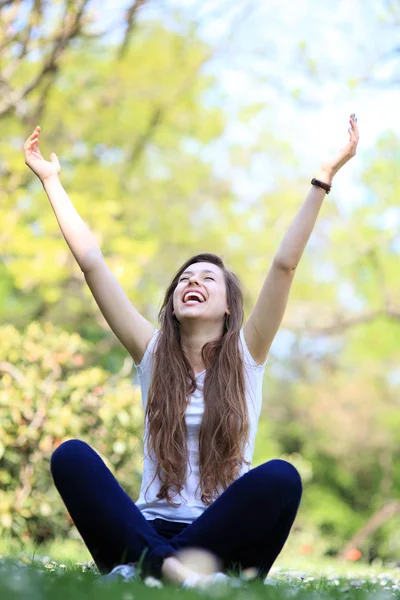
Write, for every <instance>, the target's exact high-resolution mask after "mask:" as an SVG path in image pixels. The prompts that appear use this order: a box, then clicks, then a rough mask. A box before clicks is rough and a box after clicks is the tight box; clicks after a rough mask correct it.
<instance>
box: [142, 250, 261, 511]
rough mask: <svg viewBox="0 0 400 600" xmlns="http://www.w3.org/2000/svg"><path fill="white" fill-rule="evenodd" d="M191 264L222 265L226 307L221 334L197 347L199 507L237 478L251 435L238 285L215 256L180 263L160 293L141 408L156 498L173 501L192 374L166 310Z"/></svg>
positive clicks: (183, 457) (182, 465) (179, 485)
mask: <svg viewBox="0 0 400 600" xmlns="http://www.w3.org/2000/svg"><path fill="white" fill-rule="evenodd" d="M197 262H209V263H213V264H214V265H217V266H218V267H220V268H221V269H222V271H223V273H224V279H225V285H226V292H227V303H228V306H229V311H230V314H229V315H225V323H224V329H223V334H222V337H221V338H220V339H218V340H214V341H210V342H207V343H206V344H205V345H204V346H203V348H202V358H203V362H204V365H205V367H206V374H205V380H204V390H203V394H204V414H203V419H202V422H201V426H200V432H199V458H200V460H199V462H200V491H201V500H202V502H203V503H204V504H206V505H209V504H211V503H212V502H213V500H214V499H216V498H217V497H218V495H219V490H218V486H222V488H223V489H226V488H227V487H228V486H229V485H230V484H231V483H232V482H233V481H234V480H235V479H236V478H237V477H238V475H239V472H240V469H241V466H242V463H244V462H246V461H245V460H244V457H243V451H244V445H245V443H246V441H247V436H248V432H249V419H248V412H247V405H246V398H245V383H244V381H245V380H244V369H243V360H242V356H241V354H240V351H239V347H238V344H239V332H240V328H241V327H242V324H243V316H244V315H243V294H242V291H241V288H240V282H239V280H238V278H237V277H236V275H235V274H234V273H232V272H231V271H228V270H227V269H226V268H225V266H224V263H223V261H222V260H221V259H220V258H219V257H218V256H216V255H215V254H208V253H204V254H197V255H196V256H193V257H192V258H190V259H189V260H187V261H186V262H185V264H184V265H182V267H181V268H180V269H179V271H178V272H177V273H176V275H175V276H174V277H173V279H172V281H171V283H170V285H169V287H168V289H167V291H166V294H165V297H164V301H163V304H162V306H161V309H160V312H159V315H158V320H159V323H160V325H161V327H160V333H159V339H158V343H157V347H156V349H155V356H154V365H153V373H152V379H151V384H150V388H149V393H148V402H147V407H146V418H148V437H147V444H148V451H149V455H150V456H152V455H153V453H154V455H155V458H156V462H157V470H156V473H155V476H154V478H153V481H154V479H155V477H157V476H158V477H159V478H160V481H161V487H160V491H159V492H158V494H157V498H159V499H164V498H165V499H166V500H167V502H168V504H169V505H170V506H174V507H177V506H179V504H177V503H174V502H173V501H172V496H171V493H170V488H172V489H173V490H174V492H175V493H178V494H181V491H182V489H183V485H184V483H185V481H186V478H187V475H188V474H187V459H188V449H187V429H186V421H185V413H186V408H187V405H188V401H189V398H190V395H191V394H192V393H193V392H194V391H195V389H196V379H195V373H194V370H193V368H192V366H191V365H190V362H189V360H188V359H187V357H186V355H185V353H184V352H183V350H182V347H181V343H180V325H179V321H178V319H177V318H176V317H175V316H174V315H173V314H172V313H173V294H174V290H175V288H176V286H177V285H178V282H179V278H180V276H181V274H182V273H183V272H184V271H185V270H186V269H187V268H188V267H189V265H192V264H194V263H197ZM246 464H250V463H248V462H246ZM153 481H152V482H153ZM150 485H151V484H150ZM150 485H149V487H150ZM149 487H148V488H147V490H148V489H149ZM147 490H146V492H147Z"/></svg>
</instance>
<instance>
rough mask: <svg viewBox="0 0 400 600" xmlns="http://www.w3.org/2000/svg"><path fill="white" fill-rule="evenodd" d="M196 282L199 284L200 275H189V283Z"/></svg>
mask: <svg viewBox="0 0 400 600" xmlns="http://www.w3.org/2000/svg"><path fill="white" fill-rule="evenodd" d="M192 282H194V283H196V284H197V285H198V276H197V275H192V276H191V277H189V283H192Z"/></svg>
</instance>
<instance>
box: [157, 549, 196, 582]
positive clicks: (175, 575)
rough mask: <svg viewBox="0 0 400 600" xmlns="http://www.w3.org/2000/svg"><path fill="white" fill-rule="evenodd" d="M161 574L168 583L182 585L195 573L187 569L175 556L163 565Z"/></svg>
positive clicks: (170, 557) (167, 559)
mask: <svg viewBox="0 0 400 600" xmlns="http://www.w3.org/2000/svg"><path fill="white" fill-rule="evenodd" d="M161 573H162V575H163V576H164V577H165V578H166V579H167V580H168V581H171V582H172V583H178V584H179V585H182V583H183V582H184V581H185V580H186V579H187V578H188V577H189V576H190V575H193V573H194V571H192V569H188V567H185V565H183V564H182V563H181V562H180V561H179V560H178V559H177V558H175V556H169V557H168V558H166V559H165V560H164V562H163V564H162V567H161Z"/></svg>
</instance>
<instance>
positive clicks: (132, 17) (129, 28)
mask: <svg viewBox="0 0 400 600" xmlns="http://www.w3.org/2000/svg"><path fill="white" fill-rule="evenodd" d="M148 1H149V0H134V1H133V2H132V4H131V6H130V7H129V8H128V10H127V11H126V29H125V34H124V39H123V40H122V43H121V45H120V47H119V49H118V54H117V58H118V60H121V59H122V58H123V57H124V56H125V54H126V51H127V50H128V46H129V41H130V38H131V36H132V33H133V30H134V28H135V25H136V15H137V12H138V10H139V8H140V7H141V6H144V5H145V4H146V3H147V2H148Z"/></svg>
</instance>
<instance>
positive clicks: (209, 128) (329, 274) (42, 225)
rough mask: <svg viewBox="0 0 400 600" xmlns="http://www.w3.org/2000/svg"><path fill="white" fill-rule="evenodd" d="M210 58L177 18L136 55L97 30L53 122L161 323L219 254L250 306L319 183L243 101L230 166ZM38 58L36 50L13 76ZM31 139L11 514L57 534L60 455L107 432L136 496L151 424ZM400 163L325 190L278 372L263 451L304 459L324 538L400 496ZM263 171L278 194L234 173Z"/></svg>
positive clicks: (70, 163)
mask: <svg viewBox="0 0 400 600" xmlns="http://www.w3.org/2000/svg"><path fill="white" fill-rule="evenodd" d="M302 51H303V53H305V51H306V45H304V44H303V46H302ZM209 52H210V49H209V48H208V47H207V46H206V45H205V44H204V43H202V42H201V41H199V40H198V39H196V38H195V37H194V36H185V35H179V34H178V33H173V32H171V31H166V30H165V29H164V28H163V27H162V26H161V25H160V24H159V23H147V24H146V27H143V28H141V27H139V26H138V27H137V29H136V33H135V36H134V37H133V40H132V43H131V45H130V48H129V51H128V52H127V53H126V55H125V56H124V58H123V59H122V60H120V61H118V60H116V59H115V55H114V53H113V52H112V49H111V48H110V47H107V46H105V45H104V44H101V43H100V42H99V41H98V40H91V41H87V40H86V41H85V42H82V41H79V40H75V44H74V47H73V48H70V50H69V51H68V52H67V53H66V54H65V55H64V56H63V61H62V65H61V66H60V72H59V74H58V78H57V79H56V82H55V84H54V85H53V86H52V87H51V88H50V89H49V92H48V95H47V97H46V103H45V107H44V112H43V116H42V117H41V119H40V125H41V127H42V144H41V145H42V153H43V155H44V156H45V157H48V156H49V154H50V152H52V151H54V152H56V154H57V155H58V157H59V160H60V163H61V166H62V171H61V181H62V183H63V184H64V186H65V188H66V190H67V192H68V194H69V195H70V197H71V200H72V201H73V204H74V206H75V207H76V208H77V210H78V212H79V213H80V215H81V216H82V218H83V219H84V220H85V221H86V222H87V223H88V224H89V226H90V228H91V229H92V231H93V232H94V233H95V235H96V236H97V238H98V240H99V243H100V245H101V248H102V251H103V254H104V255H105V257H106V260H107V262H108V264H109V266H110V268H111V269H112V271H113V273H114V274H115V275H116V276H117V278H118V280H119V281H120V283H121V285H122V286H123V288H124V290H125V291H126V293H127V295H128V296H129V297H132V299H133V300H134V304H135V307H136V308H137V309H138V310H139V312H141V313H142V314H143V315H144V316H145V317H146V318H147V319H149V320H150V321H152V322H153V323H155V322H156V317H157V312H158V309H159V307H160V304H161V300H162V296H163V293H164V291H165V289H166V287H167V285H168V283H169V281H170V278H171V276H172V274H173V273H174V272H175V270H176V269H177V268H178V267H179V266H180V264H181V263H182V262H183V261H184V260H186V258H187V257H188V256H190V255H191V254H195V253H197V252H199V251H206V250H207V251H211V252H215V253H217V254H219V255H223V257H224V259H225V261H226V263H227V266H228V268H232V269H233V270H234V271H235V272H236V273H237V274H238V275H239V277H240V279H241V280H242V282H243V287H244V295H245V314H246V317H247V316H248V315H249V313H250V311H251V309H252V307H253V306H254V303H255V301H256V299H257V296H258V293H259V290H260V289H261V285H262V283H263V279H264V277H265V275H266V273H267V271H268V268H269V265H270V262H271V260H272V257H273V255H274V252H275V251H276V250H277V248H278V246H279V243H280V240H281V238H282V236H283V234H284V233H285V231H286V230H287V227H288V225H289V223H290V221H291V219H293V217H294V216H295V214H296V212H297V211H298V209H299V208H300V206H301V203H302V201H303V197H304V196H305V194H306V193H307V191H308V189H309V186H308V176H307V183H305V180H304V179H303V176H302V178H301V180H300V181H299V175H298V172H297V171H296V168H297V166H298V164H299V162H298V161H297V162H296V160H295V159H294V157H293V155H292V152H291V149H290V144H289V142H286V141H282V140H279V141H277V140H274V139H272V137H271V135H270V134H269V133H268V132H266V131H265V127H264V126H263V121H262V118H261V117H262V114H263V107H262V105H260V104H255V105H254V106H252V105H249V104H246V105H245V106H243V107H242V108H241V109H240V110H238V111H237V115H238V117H237V120H236V122H235V123H234V125H235V126H241V127H243V128H250V126H251V125H252V124H254V122H255V121H256V120H257V135H255V136H254V137H255V139H253V141H252V142H244V141H243V142H242V140H239V141H238V140H237V139H236V141H235V143H232V142H229V141H228V142H227V143H226V146H225V148H224V150H223V151H222V150H221V152H226V154H225V155H223V154H222V155H221V156H219V157H218V158H219V159H221V160H222V164H223V165H225V163H226V168H224V169H221V168H220V164H218V165H217V166H218V167H219V168H218V170H217V169H216V168H214V164H213V157H214V156H215V145H216V143H218V142H219V141H220V140H221V138H223V137H224V133H225V129H226V126H227V124H230V125H231V124H232V123H229V116H228V115H227V114H224V110H223V103H220V104H219V105H215V104H214V105H212V103H210V102H206V101H205V98H206V97H207V98H210V97H211V96H212V94H213V93H214V92H215V81H214V79H213V78H212V77H210V76H209V75H207V74H206V73H205V72H204V70H203V69H202V68H201V66H202V64H203V63H204V61H205V60H206V57H207V56H208V55H209ZM304 56H305V55H304ZM34 66H37V65H35V61H34V60H33V59H32V60H30V61H29V62H28V61H24V62H23V63H22V68H21V70H20V71H19V72H18V73H17V74H16V80H15V81H16V82H18V81H20V82H23V81H24V77H25V75H26V73H27V72H28V71H31V70H32V69H33V67H34ZM309 67H310V68H314V65H313V64H309ZM299 93H300V95H301V91H299ZM37 94H38V91H37V90H34V91H33V92H32V95H31V96H30V97H28V98H26V109H25V110H26V111H27V112H28V113H29V108H30V102H33V100H35V98H37ZM278 109H280V107H278ZM274 110H275V107H274V106H269V107H268V112H269V113H270V114H271V113H272V112H273V111H274ZM29 133H30V130H27V126H26V119H21V118H20V115H17V114H12V113H8V114H7V116H6V117H5V118H3V119H2V135H1V138H0V154H1V156H2V159H1V164H0V167H1V168H0V223H1V224H2V225H1V231H0V257H1V258H0V322H1V323H5V324H7V323H9V324H10V325H6V326H5V327H3V328H2V329H1V330H0V332H1V339H0V348H1V355H0V358H1V360H2V361H6V362H8V363H9V365H11V367H10V366H9V367H8V371H3V372H2V373H1V380H0V386H1V387H0V393H1V396H0V410H1V413H0V416H1V425H0V431H1V434H2V435H1V437H0V445H1V447H0V455H1V458H0V461H1V463H0V489H1V492H0V519H1V523H2V527H3V528H5V529H6V530H7V531H11V532H13V533H14V535H16V536H21V537H23V539H28V537H29V536H32V537H33V538H34V539H46V538H50V537H51V536H52V535H53V534H54V533H60V534H65V533H66V532H67V531H68V530H69V527H70V525H69V524H68V522H67V521H66V520H65V518H64V516H63V515H64V514H65V511H64V508H63V506H62V504H61V501H60V500H59V499H58V496H57V494H56V491H55V489H54V487H53V486H52V484H51V481H50V476H49V471H48V466H49V465H48V461H49V458H50V455H51V452H52V450H53V449H54V448H55V447H56V445H57V444H58V443H60V442H61V440H62V439H67V438H68V437H83V438H84V439H86V440H87V441H89V442H91V441H93V444H94V446H95V447H96V449H98V450H99V451H100V452H101V453H102V455H103V457H104V458H105V460H109V461H110V466H112V467H113V470H114V471H116V472H117V475H119V477H120V478H121V482H122V483H123V485H124V487H126V488H127V489H129V490H130V492H131V495H132V496H135V494H137V492H138V483H139V478H140V475H139V472H140V460H141V452H140V451H139V449H136V448H137V445H138V444H139V445H140V443H141V442H140V440H141V438H140V433H141V429H140V428H141V420H142V419H141V417H139V415H138V414H137V412H138V411H139V407H140V402H139V398H138V390H137V389H136V388H132V386H131V384H130V382H129V381H128V380H127V379H124V378H123V377H119V376H116V375H114V374H115V373H116V372H117V371H118V369H119V368H120V365H121V364H122V362H123V360H124V358H125V357H126V351H125V350H124V349H123V348H122V347H121V345H120V344H119V343H118V341H117V340H116V339H115V338H114V337H113V335H112V334H111V332H110V330H109V328H108V326H107V324H106V323H105V321H104V319H103V318H102V316H101V314H99V309H98V307H97V305H96V304H95V302H94V300H93V298H92V296H91V293H90V290H89V289H88V288H87V286H86V285H85V281H84V278H83V275H82V272H81V271H80V269H79V267H78V265H77V264H76V263H75V261H74V258H73V256H72V255H71V252H70V250H69V248H68V246H67V244H66V243H65V241H64V239H63V237H62V234H61V233H60V229H59V225H58V223H57V220H56V219H55V217H54V213H53V211H52V209H51V207H50V206H49V203H48V200H47V198H46V195H45V193H44V192H43V189H42V186H41V185H40V183H39V182H38V181H37V180H36V179H35V177H34V176H33V175H32V174H31V173H30V171H28V169H27V167H26V166H25V164H24V161H23V154H22V145H23V142H24V140H25V139H26V137H27V136H28V134H29ZM249 137H251V136H249ZM246 139H247V138H246ZM399 157H400V144H399V140H398V139H397V138H396V137H395V136H394V135H393V134H392V133H391V134H388V135H386V136H384V137H383V139H382V140H381V142H380V143H379V145H378V147H377V148H376V150H375V151H374V152H373V153H372V154H371V155H370V156H367V163H366V167H365V170H364V173H363V176H362V180H361V182H360V186H363V187H362V190H363V198H362V202H359V203H358V204H355V203H352V202H351V199H350V198H349V199H348V198H341V199H340V200H341V205H342V206H346V211H341V213H339V211H338V210H337V208H336V206H335V193H337V192H332V194H331V195H330V196H329V197H327V198H326V201H325V203H324V206H323V207H322V210H321V214H320V218H319V220H318V223H317V225H316V227H315V230H314V233H313V235H312V237H311V239H310V242H309V244H308V247H307V250H306V252H305V254H304V256H303V258H302V260H301V263H300V265H299V266H298V268H297V273H296V278H295V281H294V284H293V288H292V291H291V297H290V301H289V305H288V308H287V311H286V314H285V318H284V321H283V324H282V328H281V331H280V333H279V334H278V336H277V339H276V342H275V343H274V345H273V347H272V350H271V354H270V360H269V365H268V367H267V374H266V380H265V384H264V405H263V412H262V416H261V422H260V429H259V435H258V438H257V446H256V453H255V461H254V462H255V464H260V463H261V462H263V461H265V460H268V459H269V458H273V457H276V456H286V457H288V458H287V459H288V460H290V461H293V462H294V464H296V466H298V468H299V470H300V472H301V474H302V476H303V479H304V478H305V489H304V498H305V500H304V505H303V508H302V509H301V511H300V513H299V518H298V521H297V522H296V528H297V531H296V534H298V535H304V536H307V535H308V533H309V532H312V535H315V536H316V537H318V536H320V535H323V536H324V544H323V547H324V549H325V550H326V549H329V548H332V547H335V548H336V547H338V546H339V545H340V544H339V540H342V541H343V544H344V541H345V539H346V538H348V537H349V536H351V535H352V534H353V533H355V531H356V529H357V527H358V526H359V524H360V519H363V520H367V519H368V518H369V517H370V516H371V515H372V514H373V512H374V511H376V510H378V509H379V507H380V506H382V505H383V504H384V503H385V502H386V501H387V500H388V499H390V498H393V497H398V496H399V495H400V475H399V470H398V469H396V468H395V465H396V464H398V461H399V460H400V437H399V435H400V434H399V432H400V428H399V419H398V414H399V408H400V406H399V364H400V347H399V344H398V339H399V333H400V329H399V328H400V319H399V313H400V308H399V304H398V299H399V298H400V278H399V277H398V264H399V252H400V251H399V239H398V225H399V210H400V209H399V198H400V177H399V169H398V163H399ZM264 161H265V162H264ZM255 164H258V165H260V164H262V165H263V166H264V165H265V177H266V178H267V182H268V186H267V188H266V189H268V190H269V191H268V193H266V192H264V193H261V194H260V195H259V197H258V198H257V199H256V200H249V199H248V198H247V197H246V195H245V194H243V193H239V192H237V191H235V190H234V188H233V186H232V182H231V175H232V174H233V173H235V174H237V173H240V174H241V175H242V176H243V177H245V178H246V177H247V180H246V179H245V181H249V182H250V181H252V169H253V168H254V166H255ZM346 168H347V167H346ZM217 172H218V173H219V174H217ZM221 173H222V174H221ZM338 177H340V174H339V175H338ZM258 178H259V174H258ZM255 179H257V177H256V178H255ZM49 323H53V325H52V326H51V325H49ZM11 324H12V325H11ZM53 328H54V329H53ZM29 357H31V358H29ZM82 357H83V358H82ZM82 359H83V361H84V362H83V363H81V362H80V361H82ZM10 369H11V371H12V372H10ZM13 369H16V371H13ZM115 376H116V377H117V379H116V380H115V381H114V382H113V384H112V385H110V383H109V379H110V378H113V377H115ZM124 377H125V376H124ZM95 390H97V392H96V391H95ZM328 500H329V502H328ZM320 503H322V504H323V506H322V507H320V506H319V504H320ZM329 507H330V508H329ZM328 509H329V514H328V515H327V511H328ZM327 517H329V526H328V527H327V526H326V525H324V524H325V523H326V519H327ZM390 532H391V533H390ZM380 535H381V534H379V535H378V534H376V540H374V543H377V544H378V546H379V548H381V549H382V552H385V553H387V555H388V556H390V555H391V554H390V553H391V552H393V548H394V547H395V545H394V543H393V540H392V538H393V527H392V526H391V525H390V524H388V525H387V527H386V526H385V527H383V528H382V536H383V537H379V536H380ZM307 543H308V542H307ZM368 543H369V542H365V544H366V548H368ZM371 543H372V541H371Z"/></svg>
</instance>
